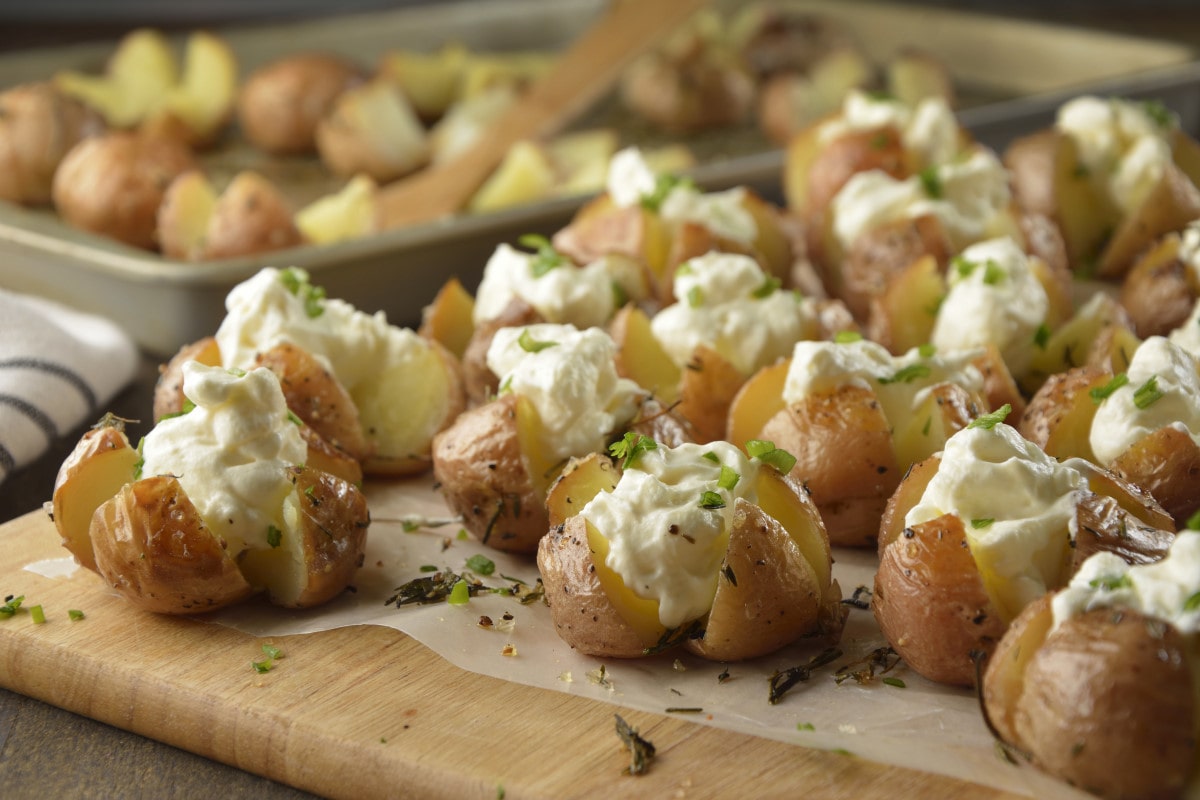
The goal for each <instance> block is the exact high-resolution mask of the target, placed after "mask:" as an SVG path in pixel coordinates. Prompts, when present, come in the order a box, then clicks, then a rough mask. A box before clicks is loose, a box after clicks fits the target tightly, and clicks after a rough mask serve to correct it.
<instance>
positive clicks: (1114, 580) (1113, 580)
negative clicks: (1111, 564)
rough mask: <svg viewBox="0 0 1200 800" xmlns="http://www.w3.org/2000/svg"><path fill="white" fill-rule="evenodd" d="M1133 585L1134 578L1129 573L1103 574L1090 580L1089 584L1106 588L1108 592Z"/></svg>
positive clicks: (1095, 587)
mask: <svg viewBox="0 0 1200 800" xmlns="http://www.w3.org/2000/svg"><path fill="white" fill-rule="evenodd" d="M1132 585H1133V580H1132V579H1131V578H1130V577H1129V576H1128V575H1117V576H1113V575H1102V576H1101V577H1099V578H1093V579H1092V580H1090V581H1088V586H1091V587H1092V588H1093V589H1104V590H1105V591H1108V592H1113V591H1116V590H1117V589H1126V588H1128V587H1130V586H1132Z"/></svg>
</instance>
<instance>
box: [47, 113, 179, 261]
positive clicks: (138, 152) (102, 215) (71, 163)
mask: <svg viewBox="0 0 1200 800" xmlns="http://www.w3.org/2000/svg"><path fill="white" fill-rule="evenodd" d="M194 167H195V160H194V159H193V157H192V153H191V151H190V150H189V149H188V148H187V146H186V145H183V144H181V143H179V142H178V141H175V140H173V139H166V138H158V137H145V136H139V135H137V134H132V133H122V132H117V133H109V134H106V135H104V136H97V137H93V138H88V139H84V140H82V141H80V142H79V143H78V144H77V145H75V146H74V147H72V148H71V150H70V151H68V152H67V154H66V156H65V157H64V158H63V160H62V163H61V164H60V165H59V167H58V171H57V172H55V174H54V183H53V187H52V195H53V198H54V207H55V209H56V210H57V211H58V213H59V215H60V216H61V217H62V218H63V220H64V221H66V222H67V223H68V224H70V225H74V226H75V227H77V228H81V229H83V230H85V231H90V232H91V233H96V234H99V235H101V236H107V237H110V238H112V239H116V240H118V241H120V242H124V243H125V244H129V245H133V246H134V247H141V248H145V249H148V250H153V249H156V248H157V247H158V238H157V235H156V231H157V215H158V208H159V206H160V205H162V201H163V197H164V195H165V193H166V189H167V186H168V185H170V183H171V181H173V180H174V179H175V178H176V177H177V176H179V175H180V174H182V173H184V172H186V171H188V170H190V169H193V168H194Z"/></svg>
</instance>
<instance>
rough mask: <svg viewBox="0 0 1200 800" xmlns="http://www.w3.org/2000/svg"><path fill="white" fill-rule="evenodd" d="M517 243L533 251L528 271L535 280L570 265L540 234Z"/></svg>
mask: <svg viewBox="0 0 1200 800" xmlns="http://www.w3.org/2000/svg"><path fill="white" fill-rule="evenodd" d="M517 243H518V244H520V245H521V246H522V247H528V248H529V249H531V250H533V251H534V253H533V258H532V259H530V261H529V271H530V272H531V273H533V277H535V278H540V277H542V276H543V275H545V274H546V273H547V272H549V271H550V270H552V269H557V268H558V267H564V266H566V265H567V264H570V263H571V262H570V260H569V259H568V258H567V257H566V256H564V255H562V254H561V253H559V252H558V251H557V250H555V249H554V246H553V245H552V244H550V240H549V239H547V238H546V237H545V236H542V235H541V234H540V233H527V234H525V235H523V236H521V237H519V238H518V239H517ZM622 305H624V304H622Z"/></svg>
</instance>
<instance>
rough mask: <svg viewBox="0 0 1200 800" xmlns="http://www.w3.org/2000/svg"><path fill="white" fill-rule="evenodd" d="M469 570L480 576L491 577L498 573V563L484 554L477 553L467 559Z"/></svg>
mask: <svg viewBox="0 0 1200 800" xmlns="http://www.w3.org/2000/svg"><path fill="white" fill-rule="evenodd" d="M467 569H469V570H471V571H472V572H477V573H479V574H480V575H491V574H492V573H493V572H495V571H496V562H495V561H492V560H491V559H490V558H488V557H487V556H485V555H483V554H482V553H476V554H475V555H473V556H471V557H470V558H468V559H467Z"/></svg>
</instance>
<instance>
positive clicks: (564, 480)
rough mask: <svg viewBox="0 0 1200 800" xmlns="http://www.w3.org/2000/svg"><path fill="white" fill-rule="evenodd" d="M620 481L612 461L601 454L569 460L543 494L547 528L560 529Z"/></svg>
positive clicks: (589, 454)
mask: <svg viewBox="0 0 1200 800" xmlns="http://www.w3.org/2000/svg"><path fill="white" fill-rule="evenodd" d="M620 478H621V474H620V471H619V470H618V469H617V468H616V465H615V464H613V462H612V459H610V458H609V457H608V456H606V455H603V454H602V453H588V454H587V455H586V456H584V457H583V458H580V459H571V460H570V461H569V462H567V466H566V468H565V469H564V470H563V471H562V474H561V475H559V476H558V477H557V478H555V479H554V484H553V485H552V486H551V487H550V491H549V492H547V494H546V514H547V516H548V518H549V520H550V527H551V528H558V527H560V526H562V525H563V524H564V523H565V522H566V521H567V520H568V519H570V518H571V517H573V516H575V515H576V514H578V513H579V512H580V511H581V510H582V509H583V507H584V506H586V505H587V504H588V503H589V502H591V500H592V498H593V497H595V496H596V495H598V494H599V493H600V492H611V491H612V490H613V489H614V488H616V485H617V481H618V480H620Z"/></svg>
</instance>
